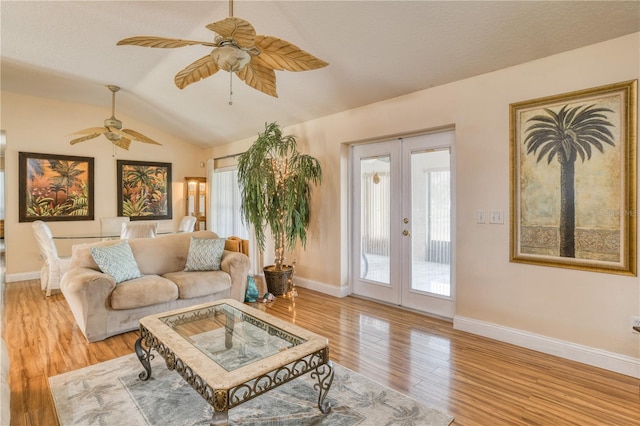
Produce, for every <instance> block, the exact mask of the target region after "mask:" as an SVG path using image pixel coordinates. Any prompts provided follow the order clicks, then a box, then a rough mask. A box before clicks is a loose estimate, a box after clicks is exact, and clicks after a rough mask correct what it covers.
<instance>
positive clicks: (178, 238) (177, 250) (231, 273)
mask: <svg viewBox="0 0 640 426" xmlns="http://www.w3.org/2000/svg"><path fill="white" fill-rule="evenodd" d="M191 237H196V238H218V236H217V235H216V234H215V233H214V232H211V231H197V232H193V233H183V234H171V235H164V236H160V237H157V238H139V239H132V240H128V243H129V246H130V247H131V252H132V253H133V257H134V258H135V262H136V263H137V265H138V268H139V270H140V272H141V273H142V274H143V276H142V277H140V278H135V279H131V280H128V281H123V282H121V283H119V284H116V282H115V280H114V279H113V277H112V276H110V275H107V274H105V273H102V272H101V271H100V268H99V267H98V265H97V264H96V262H95V261H94V259H93V257H92V255H91V248H92V247H96V246H105V245H112V244H117V243H119V242H120V240H114V241H105V242H99V243H90V244H80V245H76V246H74V247H73V249H72V256H71V269H70V270H69V271H68V272H67V273H66V274H65V275H64V276H63V278H62V282H61V283H60V290H61V291H62V294H63V295H64V297H65V299H66V300H67V303H68V304H69V307H70V308H71V312H73V316H74V317H75V320H76V322H77V324H78V326H79V328H80V330H82V333H84V335H85V337H86V338H87V340H88V341H90V342H95V341H99V340H103V339H106V338H107V337H110V336H113V335H116V334H119V333H124V332H126V331H130V330H135V329H137V328H138V326H139V323H138V321H139V320H140V318H142V317H144V316H146V315H150V314H154V313H158V312H165V311H169V310H172V309H176V308H182V307H186V306H190V305H195V304H198V303H205V302H209V301H214V300H219V299H223V298H233V299H236V300H239V301H244V296H245V291H246V287H247V275H248V273H249V268H250V262H249V258H248V257H247V256H246V255H244V254H242V253H238V252H231V251H227V250H225V251H224V252H223V254H222V260H221V264H220V270H219V271H189V272H187V271H184V269H185V264H186V261H187V256H188V253H189V245H190V242H191Z"/></svg>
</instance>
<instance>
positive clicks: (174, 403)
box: [49, 354, 453, 426]
mask: <svg viewBox="0 0 640 426" xmlns="http://www.w3.org/2000/svg"><path fill="white" fill-rule="evenodd" d="M151 364H152V375H151V379H149V380H148V381H142V380H140V379H139V378H138V374H139V373H140V372H141V371H142V367H141V365H140V362H139V361H138V358H137V357H136V356H135V354H131V355H127V356H124V357H120V358H116V359H113V360H110V361H107V362H103V363H100V364H97V365H93V366H90V367H86V368H82V369H80V370H76V371H71V372H69V373H64V374H61V375H58V376H53V377H49V386H50V389H51V394H52V396H53V400H54V404H55V408H56V411H57V414H58V420H59V421H60V424H61V425H62V426H71V425H82V426H89V425H120V426H139V425H156V426H178V425H184V426H187V425H189V426H193V425H202V426H206V425H209V422H210V421H211V415H212V413H213V409H212V408H211V406H210V405H209V404H207V402H206V401H205V400H204V399H203V398H202V397H201V396H200V395H198V394H197V393H196V392H195V391H194V390H193V389H192V388H191V387H190V386H189V385H188V384H187V383H186V382H185V381H184V380H183V379H182V377H181V376H180V375H179V374H178V373H176V372H175V371H170V370H168V369H167V368H166V366H165V364H164V360H163V359H162V358H161V357H160V356H156V357H155V358H154V359H153V360H152V362H151ZM334 368H335V377H334V380H333V385H332V386H331V389H330V390H329V393H328V395H327V401H329V402H330V403H331V407H332V409H331V412H330V413H329V414H322V413H321V412H320V410H319V409H318V405H317V402H318V392H317V391H316V390H315V389H314V388H313V385H314V384H315V383H316V381H315V380H313V379H311V377H310V375H309V374H306V375H304V376H302V377H299V378H297V379H295V380H292V381H291V382H289V383H287V384H285V385H282V386H280V387H278V388H276V389H273V390H271V391H269V392H267V393H265V394H264V395H261V396H259V397H257V398H254V399H252V400H250V401H247V402H245V403H244V404H241V405H239V406H237V407H235V408H232V409H231V410H229V424H230V425H255V426H258V425H259V426H267V425H273V426H275V425H282V426H285V425H287V426H289V425H290V426H294V425H295V426H298V425H314V426H315V425H331V426H352V425H361V426H364V425H371V426H378V425H394V426H396V425H397V426H403V425H404V426H418V425H419V426H427V425H433V426H446V425H449V424H450V423H451V422H452V421H453V417H451V416H449V415H447V414H444V413H442V412H440V411H438V410H435V409H433V408H430V407H427V406H426V405H424V404H422V403H420V402H418V401H416V400H414V399H411V398H409V397H407V396H405V395H403V394H401V393H399V392H396V391H394V390H392V389H389V388H386V387H384V386H382V385H380V384H378V383H376V382H374V381H372V380H369V379H367V378H366V377H364V376H362V375H361V374H358V373H356V372H354V371H351V370H349V369H348V368H346V367H343V366H341V365H338V364H335V363H334Z"/></svg>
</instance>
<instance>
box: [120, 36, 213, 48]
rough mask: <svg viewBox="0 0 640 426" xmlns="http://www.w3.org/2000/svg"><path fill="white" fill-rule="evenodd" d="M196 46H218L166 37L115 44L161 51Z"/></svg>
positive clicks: (150, 37) (142, 37) (144, 37)
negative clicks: (152, 48) (155, 48)
mask: <svg viewBox="0 0 640 426" xmlns="http://www.w3.org/2000/svg"><path fill="white" fill-rule="evenodd" d="M196 44H200V45H203V46H211V47H218V46H219V45H218V44H217V43H210V42H206V41H195V40H181V39H178V38H166V37H155V36H136V37H129V38H125V39H122V40H120V41H119V42H118V43H116V45H117V46H122V45H134V46H142V47H158V48H162V49H169V48H174V47H184V46H193V45H196Z"/></svg>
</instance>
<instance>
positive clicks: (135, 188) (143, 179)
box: [122, 165, 167, 217]
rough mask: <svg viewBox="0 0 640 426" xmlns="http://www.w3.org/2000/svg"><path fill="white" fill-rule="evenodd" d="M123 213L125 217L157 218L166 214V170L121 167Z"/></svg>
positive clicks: (142, 166)
mask: <svg viewBox="0 0 640 426" xmlns="http://www.w3.org/2000/svg"><path fill="white" fill-rule="evenodd" d="M122 172H123V181H122V189H123V205H122V209H123V213H124V215H125V216H130V217H132V216H159V215H165V214H166V213H167V168H166V167H149V166H144V165H130V166H124V167H123V170H122Z"/></svg>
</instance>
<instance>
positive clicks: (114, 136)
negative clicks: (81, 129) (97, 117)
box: [104, 132, 121, 142]
mask: <svg viewBox="0 0 640 426" xmlns="http://www.w3.org/2000/svg"><path fill="white" fill-rule="evenodd" d="M104 135H105V136H106V137H107V139H109V140H110V141H111V142H115V141H119V140H120V138H121V136H120V135H119V134H117V133H114V132H107V133H105V134H104Z"/></svg>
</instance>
